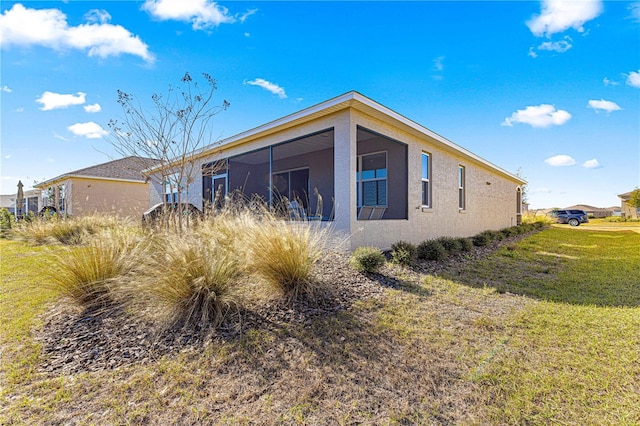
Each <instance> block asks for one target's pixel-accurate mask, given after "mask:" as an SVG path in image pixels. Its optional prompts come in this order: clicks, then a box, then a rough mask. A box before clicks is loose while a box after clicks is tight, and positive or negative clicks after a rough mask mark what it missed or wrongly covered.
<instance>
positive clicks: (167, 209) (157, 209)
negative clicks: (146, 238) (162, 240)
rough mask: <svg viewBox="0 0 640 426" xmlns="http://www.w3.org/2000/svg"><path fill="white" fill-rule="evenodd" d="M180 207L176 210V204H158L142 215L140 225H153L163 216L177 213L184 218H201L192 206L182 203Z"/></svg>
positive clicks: (196, 209)
mask: <svg viewBox="0 0 640 426" xmlns="http://www.w3.org/2000/svg"><path fill="white" fill-rule="evenodd" d="M181 205H182V207H181V208H180V209H178V203H158V204H156V205H154V206H153V207H151V208H150V209H149V210H147V211H146V212H144V213H143V214H142V223H144V224H146V225H154V224H156V223H157V222H158V220H160V218H161V217H162V216H163V215H165V214H169V215H176V214H178V212H180V213H182V214H183V215H185V216H186V215H189V216H192V217H193V216H197V217H201V216H202V212H201V211H200V210H199V209H198V208H197V207H196V206H194V205H193V204H188V203H182V204H181Z"/></svg>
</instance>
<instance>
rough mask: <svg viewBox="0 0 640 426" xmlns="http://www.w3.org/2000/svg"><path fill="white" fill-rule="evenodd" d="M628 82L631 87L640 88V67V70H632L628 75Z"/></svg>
mask: <svg viewBox="0 0 640 426" xmlns="http://www.w3.org/2000/svg"><path fill="white" fill-rule="evenodd" d="M627 84H628V85H629V86H631V87H637V88H639V89H640V69H639V70H638V72H635V71H631V72H630V73H629V75H628V76H627Z"/></svg>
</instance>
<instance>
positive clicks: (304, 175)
mask: <svg viewBox="0 0 640 426" xmlns="http://www.w3.org/2000/svg"><path fill="white" fill-rule="evenodd" d="M272 179H273V180H272V182H273V192H274V197H275V198H276V199H282V198H286V200H287V203H288V202H290V201H294V200H295V201H297V202H298V203H301V204H302V205H303V206H304V207H305V208H306V207H307V205H308V204H309V203H308V200H309V168H308V167H305V168H302V169H295V170H287V171H282V172H276V173H274V174H273V177H272Z"/></svg>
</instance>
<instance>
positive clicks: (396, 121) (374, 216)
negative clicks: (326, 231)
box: [147, 92, 526, 248]
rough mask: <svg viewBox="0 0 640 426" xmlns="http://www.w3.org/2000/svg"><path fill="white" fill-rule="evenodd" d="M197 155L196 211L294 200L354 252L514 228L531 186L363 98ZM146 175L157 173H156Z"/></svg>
mask: <svg viewBox="0 0 640 426" xmlns="http://www.w3.org/2000/svg"><path fill="white" fill-rule="evenodd" d="M192 158H194V160H193V161H195V162H196V165H197V166H198V168H199V170H202V173H201V175H200V176H198V178H197V179H195V180H194V181H192V183H191V184H190V185H188V186H187V185H185V188H183V189H182V191H183V194H184V197H185V198H188V200H189V202H191V203H192V204H194V205H196V206H197V207H198V208H201V209H202V208H203V206H205V207H206V206H207V205H212V204H213V205H215V204H216V203H218V202H220V200H221V199H224V198H223V197H222V196H224V195H225V194H229V193H230V192H232V191H242V192H243V193H244V194H245V195H247V196H249V195H254V196H255V195H258V196H260V197H261V198H262V199H263V200H264V201H266V202H269V203H271V205H278V204H281V203H289V202H290V201H294V200H295V201H297V203H295V206H293V203H291V204H290V205H289V207H290V208H293V209H294V210H295V211H296V212H301V213H302V214H303V215H306V216H307V217H308V218H309V219H314V220H323V221H331V222H332V225H333V228H334V229H335V230H337V231H340V232H341V233H342V237H343V238H344V241H345V242H346V243H347V244H346V245H347V247H350V248H355V247H358V246H362V245H374V246H378V247H380V248H388V247H390V246H391V244H392V243H394V242H396V241H399V240H406V241H410V242H413V243H419V242H421V241H423V240H425V239H429V238H435V237H438V236H444V235H446V236H471V235H474V234H476V233H479V232H481V231H484V230H487V229H500V228H505V227H509V226H513V225H516V224H518V223H519V221H520V215H521V213H522V212H521V210H522V186H523V185H524V184H525V183H526V182H525V181H524V180H523V179H521V178H519V177H518V176H516V175H514V174H512V173H509V172H507V171H505V170H503V169H501V168H499V167H497V166H495V165H493V164H492V163H490V162H489V161H487V160H485V159H483V158H480V157H479V156H477V155H475V154H473V153H471V152H470V151H468V150H466V149H464V148H462V147H460V146H458V145H456V144H454V143H453V142H451V141H449V140H447V139H445V138H443V137H442V136H440V135H438V134H436V133H434V132H432V131H431V130H429V129H427V128H425V127H423V126H421V125H420V124H417V123H415V122H413V121H411V120H409V119H407V118H405V117H403V116H402V115H400V114H398V113H396V112H394V111H392V110H390V109H388V108H386V107H384V106H382V105H380V104H378V103H377V102H375V101H373V100H371V99H369V98H367V97H365V96H363V95H361V94H359V93H357V92H348V93H346V94H344V95H341V96H338V97H336V98H333V99H330V100H328V101H325V102H323V103H320V104H318V105H315V106H312V107H309V108H307V109H304V110H302V111H299V112H296V113H294V114H291V115H288V116H286V117H283V118H280V119H278V120H275V121H272V122H270V123H267V124H264V125H262V126H260V127H257V128H254V129H251V130H248V131H245V132H243V133H240V134H238V135H236V136H232V137H230V138H227V139H225V140H222V141H221V142H220V143H216V144H213V145H210V146H208V147H205V148H203V149H202V150H200V151H199V152H197V153H194V155H193V157H192ZM147 173H149V174H156V175H159V171H158V169H152V170H149V171H147ZM165 173H166V172H165ZM160 181H162V179H158V178H157V179H152V182H160ZM168 191H175V189H167V185H161V184H159V183H152V185H151V196H150V198H151V201H150V203H151V204H155V203H159V202H161V201H162V200H163V199H171V196H172V194H169V193H167V192H168ZM216 194H218V197H216Z"/></svg>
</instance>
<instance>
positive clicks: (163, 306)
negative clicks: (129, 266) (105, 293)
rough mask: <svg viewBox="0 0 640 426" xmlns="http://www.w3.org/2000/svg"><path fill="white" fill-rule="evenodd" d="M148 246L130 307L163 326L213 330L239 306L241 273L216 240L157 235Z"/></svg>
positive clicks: (235, 260)
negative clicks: (137, 307) (147, 256)
mask: <svg viewBox="0 0 640 426" xmlns="http://www.w3.org/2000/svg"><path fill="white" fill-rule="evenodd" d="M152 247H153V250H152V255H151V256H149V258H148V259H147V261H146V263H145V265H144V268H143V270H142V271H141V273H140V274H138V276H137V279H136V283H135V285H134V286H133V287H132V288H131V289H129V290H128V291H129V292H132V296H134V297H132V299H131V300H132V304H138V305H140V308H141V309H142V310H144V311H146V312H147V313H148V314H149V315H150V316H152V317H153V318H154V319H156V320H158V322H159V323H160V324H161V325H162V326H164V327H166V328H170V327H174V326H182V327H189V326H198V327H200V328H202V329H207V328H215V327H217V326H218V325H220V323H221V322H222V321H223V319H224V317H225V315H226V314H227V313H228V312H229V311H230V310H232V309H235V308H237V307H238V306H239V305H240V295H241V292H240V283H241V281H242V277H243V269H242V268H241V264H240V262H239V259H238V257H237V256H236V255H235V254H234V253H232V252H231V251H229V250H227V249H226V248H225V247H224V246H220V245H219V244H217V243H216V241H215V240H212V239H209V238H206V237H204V236H202V235H198V234H196V233H194V232H187V233H184V234H183V235H177V234H156V235H154V242H153V246H152Z"/></svg>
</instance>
